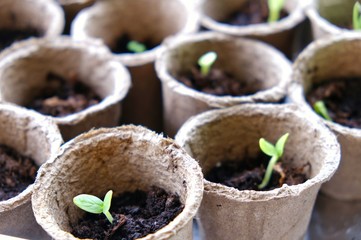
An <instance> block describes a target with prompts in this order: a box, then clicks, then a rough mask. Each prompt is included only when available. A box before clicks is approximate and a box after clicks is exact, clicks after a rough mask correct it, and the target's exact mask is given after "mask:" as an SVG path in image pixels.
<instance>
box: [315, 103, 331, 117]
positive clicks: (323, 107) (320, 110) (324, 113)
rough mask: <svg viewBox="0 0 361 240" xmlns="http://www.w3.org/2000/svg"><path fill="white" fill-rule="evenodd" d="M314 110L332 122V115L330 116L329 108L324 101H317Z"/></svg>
mask: <svg viewBox="0 0 361 240" xmlns="http://www.w3.org/2000/svg"><path fill="white" fill-rule="evenodd" d="M313 109H314V110H315V112H316V113H317V114H319V115H320V116H321V117H323V118H324V119H326V120H328V121H332V119H331V117H330V115H329V114H328V110H327V107H326V105H325V103H324V102H323V101H321V100H320V101H317V102H315V103H314V104H313Z"/></svg>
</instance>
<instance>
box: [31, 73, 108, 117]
mask: <svg viewBox="0 0 361 240" xmlns="http://www.w3.org/2000/svg"><path fill="white" fill-rule="evenodd" d="M46 81H47V87H46V88H45V89H44V91H43V92H42V95H41V96H39V97H37V98H36V99H35V100H34V101H33V102H32V103H31V104H29V105H28V106H27V108H30V109H34V110H36V111H38V112H40V113H42V114H45V115H50V116H53V117H63V116H67V115H69V114H72V113H76V112H79V111H81V110H83V109H86V108H88V107H90V106H92V105H95V104H97V103H99V102H100V101H101V99H100V97H99V96H97V95H96V94H95V93H94V91H93V90H92V89H90V88H89V87H87V86H86V85H85V84H83V83H82V82H81V81H79V79H78V78H77V76H76V75H74V74H72V75H71V76H69V78H68V79H65V78H63V77H61V76H59V75H57V74H54V73H49V74H48V75H47V77H46Z"/></svg>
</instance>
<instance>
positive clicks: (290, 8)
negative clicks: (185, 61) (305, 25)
mask: <svg viewBox="0 0 361 240" xmlns="http://www.w3.org/2000/svg"><path fill="white" fill-rule="evenodd" d="M245 2H246V0H222V1H218V0H203V3H202V5H201V12H202V17H201V24H202V25H203V26H204V27H206V28H208V29H210V30H213V31H217V32H222V33H225V34H229V35H234V36H244V37H252V38H256V39H260V40H262V41H265V42H267V43H270V44H271V45H273V46H275V47H277V48H278V49H280V50H281V51H282V52H284V53H285V54H286V55H288V56H291V55H292V51H293V44H294V42H295V41H297V40H296V39H295V34H296V27H297V26H298V25H299V24H300V23H301V22H302V21H304V20H305V19H306V17H305V14H304V11H303V9H304V6H305V4H304V3H305V2H304V0H302V1H299V0H285V9H286V11H287V12H288V13H289V16H288V17H286V18H284V19H281V20H280V21H277V22H274V23H271V24H269V23H260V24H252V25H247V26H235V25H230V24H227V23H222V22H221V20H223V19H224V18H226V17H227V16H228V15H229V14H231V13H233V12H234V10H235V9H238V8H240V7H241V6H242V5H243V4H244V3H245Z"/></svg>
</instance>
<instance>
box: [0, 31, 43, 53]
mask: <svg viewBox="0 0 361 240" xmlns="http://www.w3.org/2000/svg"><path fill="white" fill-rule="evenodd" d="M40 35H41V34H40V33H39V32H38V31H37V30H35V29H30V28H29V29H21V30H19V29H0V50H3V49H5V48H7V47H9V46H10V45H11V44H12V43H14V42H17V41H20V40H24V39H27V38H30V37H40Z"/></svg>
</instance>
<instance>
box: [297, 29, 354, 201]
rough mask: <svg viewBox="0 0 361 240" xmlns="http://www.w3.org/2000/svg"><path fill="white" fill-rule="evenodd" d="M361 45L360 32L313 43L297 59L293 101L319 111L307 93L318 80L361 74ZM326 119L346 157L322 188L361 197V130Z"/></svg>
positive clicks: (341, 196)
mask: <svg viewBox="0 0 361 240" xmlns="http://www.w3.org/2000/svg"><path fill="white" fill-rule="evenodd" d="M360 49H361V36H360V35H359V34H357V33H354V34H352V33H349V34H346V33H345V34H343V35H339V36H333V37H331V38H327V39H323V40H319V41H317V42H314V43H313V44H311V45H310V46H309V47H308V48H307V49H305V51H304V52H303V53H302V54H301V55H300V56H299V58H298V59H297V60H296V61H295V63H294V66H293V69H294V71H293V72H294V73H293V77H292V79H294V83H293V84H292V87H291V88H290V97H291V99H292V101H294V102H296V103H298V104H300V105H302V106H304V108H305V110H306V111H309V112H310V113H312V114H315V113H314V112H313V110H312V108H311V107H310V105H309V104H308V103H307V102H306V100H305V95H307V93H308V92H309V91H310V90H311V89H312V87H313V86H314V85H315V84H318V83H321V82H325V81H327V80H330V79H331V78H342V77H355V76H361V69H360V68H359V66H358V64H355V63H356V62H359V60H360V55H361V51H360ZM319 118H320V117H319ZM320 119H321V118H320ZM323 121H324V120H323ZM324 123H325V124H327V126H328V127H329V128H330V129H332V131H333V132H334V133H335V134H336V135H337V137H338V141H339V142H340V144H341V148H342V158H341V163H340V167H339V169H338V170H337V172H336V174H335V175H334V176H333V178H332V179H331V181H329V182H328V183H326V184H325V185H324V186H323V187H322V191H324V192H325V193H326V194H328V195H331V196H332V197H335V198H338V199H346V200H352V199H361V189H360V185H361V175H360V174H359V173H360V171H361V161H360V156H361V148H360V147H359V146H361V130H360V129H353V128H349V127H345V126H342V125H340V124H338V123H333V122H328V121H324Z"/></svg>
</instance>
